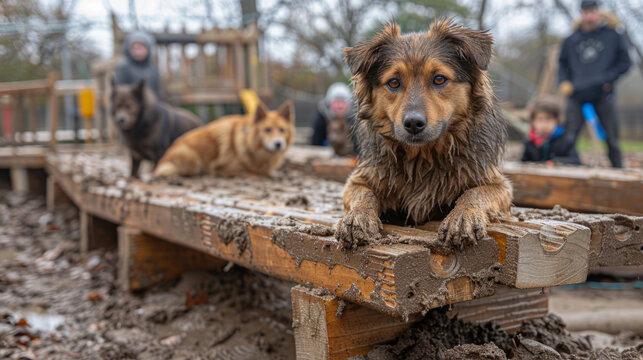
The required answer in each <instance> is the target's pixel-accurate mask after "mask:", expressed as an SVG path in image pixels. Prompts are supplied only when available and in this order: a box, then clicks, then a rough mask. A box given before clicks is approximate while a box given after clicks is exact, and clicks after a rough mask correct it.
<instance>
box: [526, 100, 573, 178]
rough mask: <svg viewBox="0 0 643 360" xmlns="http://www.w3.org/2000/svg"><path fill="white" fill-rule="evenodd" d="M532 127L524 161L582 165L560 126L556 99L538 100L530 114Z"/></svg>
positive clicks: (528, 135)
mask: <svg viewBox="0 0 643 360" xmlns="http://www.w3.org/2000/svg"><path fill="white" fill-rule="evenodd" d="M529 121H530V123H531V127H530V128H529V132H528V133H527V139H526V140H525V150H524V152H523V154H522V159H521V160H522V161H529V162H548V163H549V162H552V163H559V164H568V165H580V158H579V157H578V154H577V153H576V149H575V148H574V146H569V144H567V143H566V137H565V136H563V135H564V130H563V127H562V126H561V125H560V108H559V106H558V102H557V101H556V98H554V97H551V96H547V97H542V98H540V99H537V100H536V101H535V103H534V105H533V108H532V109H531V112H530V114H529Z"/></svg>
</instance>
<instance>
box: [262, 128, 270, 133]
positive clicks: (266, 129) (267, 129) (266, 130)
mask: <svg viewBox="0 0 643 360" xmlns="http://www.w3.org/2000/svg"><path fill="white" fill-rule="evenodd" d="M263 131H265V132H266V133H267V134H270V133H271V132H272V128H265V129H263Z"/></svg>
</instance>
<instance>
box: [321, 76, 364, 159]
mask: <svg viewBox="0 0 643 360" xmlns="http://www.w3.org/2000/svg"><path fill="white" fill-rule="evenodd" d="M354 122H355V107H354V102H353V100H352V97H351V90H350V89H349V88H348V86H346V84H344V83H341V82H336V83H334V84H332V85H331V86H330V87H329V88H328V91H327V92H326V96H325V97H324V99H322V100H321V101H320V102H319V104H318V112H317V117H316V118H315V123H314V125H313V126H314V128H313V136H312V139H311V143H312V145H330V146H331V147H332V148H333V150H334V151H335V154H336V155H339V156H349V155H355V154H357V151H356V142H355V141H353V140H354V139H353V135H352V127H353V124H354Z"/></svg>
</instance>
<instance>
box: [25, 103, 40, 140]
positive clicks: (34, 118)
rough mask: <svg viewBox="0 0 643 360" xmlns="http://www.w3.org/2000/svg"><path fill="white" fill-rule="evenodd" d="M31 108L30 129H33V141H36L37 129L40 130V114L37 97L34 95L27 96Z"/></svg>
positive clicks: (29, 108)
mask: <svg viewBox="0 0 643 360" xmlns="http://www.w3.org/2000/svg"><path fill="white" fill-rule="evenodd" d="M27 103H28V110H29V131H31V136H32V142H36V131H37V130H38V114H37V109H36V97H35V96H34V95H31V96H29V98H27Z"/></svg>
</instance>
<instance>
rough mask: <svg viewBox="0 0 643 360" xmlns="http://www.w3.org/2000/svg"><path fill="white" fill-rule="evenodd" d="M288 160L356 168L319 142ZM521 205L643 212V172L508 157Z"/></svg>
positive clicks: (331, 169)
mask: <svg viewBox="0 0 643 360" xmlns="http://www.w3.org/2000/svg"><path fill="white" fill-rule="evenodd" d="M286 165H287V166H289V167H292V168H297V169H300V170H304V171H308V172H310V173H313V174H316V175H318V176H320V177H323V178H325V179H330V180H335V181H345V180H346V178H347V177H348V175H350V173H351V171H353V169H354V168H355V165H356V161H355V159H353V158H342V157H333V156H332V153H329V152H328V151H323V150H319V151H315V147H310V146H309V147H302V148H298V147H296V148H293V149H291V150H290V152H289V154H288V158H287V160H286ZM503 172H504V174H505V175H506V176H507V177H508V178H509V179H510V180H511V182H512V184H513V190H514V191H513V196H514V199H513V203H514V204H515V205H517V206H526V207H537V208H552V207H554V205H560V206H562V207H564V208H567V209H569V210H573V211H579V212H589V213H622V214H628V215H637V216H643V171H641V170H637V169H626V170H620V169H605V168H588V167H571V166H556V167H548V166H545V165H538V164H526V163H519V162H505V164H504V165H503Z"/></svg>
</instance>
